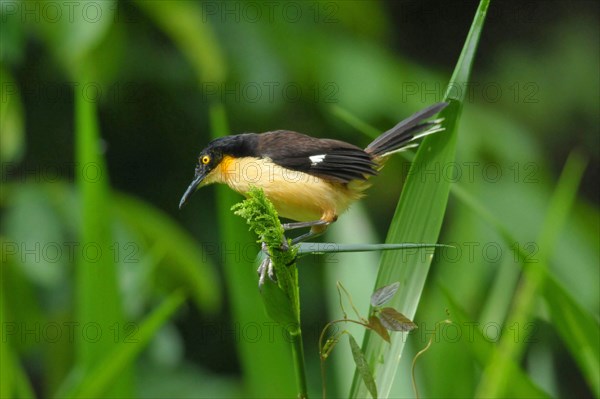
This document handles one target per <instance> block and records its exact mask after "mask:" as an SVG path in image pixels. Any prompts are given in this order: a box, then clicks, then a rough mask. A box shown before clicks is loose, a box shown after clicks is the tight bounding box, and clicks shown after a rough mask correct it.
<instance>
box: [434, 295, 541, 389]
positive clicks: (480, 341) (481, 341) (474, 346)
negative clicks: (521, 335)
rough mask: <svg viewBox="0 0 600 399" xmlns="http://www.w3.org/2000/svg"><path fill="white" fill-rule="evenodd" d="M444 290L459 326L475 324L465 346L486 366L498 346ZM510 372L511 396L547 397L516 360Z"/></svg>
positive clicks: (478, 361) (453, 316) (510, 365)
mask: <svg viewBox="0 0 600 399" xmlns="http://www.w3.org/2000/svg"><path fill="white" fill-rule="evenodd" d="M442 291H443V292H444V295H445V296H446V299H447V300H448V303H449V305H450V314H451V315H452V318H453V319H455V322H456V323H457V325H459V326H473V328H471V329H469V340H468V343H467V345H465V347H466V348H467V350H469V351H470V352H471V353H472V355H473V358H474V359H475V361H476V362H477V363H478V365H479V366H481V367H483V366H485V365H486V364H487V363H488V361H489V360H490V359H491V358H492V357H493V356H494V353H495V352H496V351H498V348H496V346H495V345H494V344H493V343H492V342H490V341H489V340H488V339H487V338H486V337H485V336H484V334H483V333H482V332H481V330H480V329H479V327H477V323H474V322H473V321H472V320H470V319H469V318H468V316H467V313H466V312H465V310H464V309H462V308H461V307H460V305H459V304H458V302H457V301H456V300H455V299H454V297H453V295H452V293H451V291H450V290H448V289H446V288H443V287H442ZM507 369H508V373H509V375H510V381H511V389H510V392H509V393H508V396H510V397H525V398H546V397H549V395H548V394H547V393H546V392H544V391H543V390H542V389H541V388H539V387H538V386H537V385H536V384H535V383H534V382H533V381H532V380H531V379H530V378H529V376H528V375H527V374H525V373H524V372H523V370H522V369H521V367H520V366H519V365H518V364H517V363H515V362H512V361H511V362H509V363H508V367H507Z"/></svg>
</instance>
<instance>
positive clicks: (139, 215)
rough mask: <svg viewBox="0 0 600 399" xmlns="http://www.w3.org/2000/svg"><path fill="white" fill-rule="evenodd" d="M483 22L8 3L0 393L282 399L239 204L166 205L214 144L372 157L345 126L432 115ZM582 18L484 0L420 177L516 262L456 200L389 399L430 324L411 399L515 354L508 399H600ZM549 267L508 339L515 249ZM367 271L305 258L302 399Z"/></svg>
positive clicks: (210, 193)
mask: <svg viewBox="0 0 600 399" xmlns="http://www.w3.org/2000/svg"><path fill="white" fill-rule="evenodd" d="M475 8H476V2H461V3H460V4H459V3H456V2H448V3H446V2H416V1H415V2H413V1H399V2H396V1H388V2H368V1H352V2H344V1H342V2H332V1H314V2H312V1H311V2H278V1H276V2H264V3H261V2H258V3H256V2H251V3H244V2H237V1H233V2H215V1H207V2H191V1H170V2H166V1H151V2H143V1H136V2H117V1H114V2H113V1H102V2H93V1H80V2H79V1H75V2H61V1H58V2H55V1H12V0H2V1H0V19H1V23H0V44H1V46H0V84H1V87H0V89H1V99H0V100H1V101H0V145H1V147H0V156H1V166H2V170H1V177H2V182H1V183H2V186H1V192H0V207H1V208H0V212H1V217H2V219H1V222H0V243H1V245H2V248H1V253H2V259H1V267H2V269H1V294H0V305H1V309H0V311H1V316H0V322H1V324H2V330H1V331H2V340H1V342H0V345H1V349H2V356H1V359H0V365H1V369H0V379H1V380H2V384H0V386H1V388H0V396H1V397H31V396H32V395H35V396H36V397H57V396H63V395H69V396H77V395H83V396H85V395H91V393H93V394H94V395H93V396H106V395H111V394H113V395H120V396H135V397H170V398H172V397H232V396H238V397H244V396H255V397H256V396H261V397H265V396H271V397H281V396H291V395H293V394H294V391H293V390H294V388H293V378H292V365H291V361H290V359H291V357H290V354H289V352H288V350H289V349H288V346H287V342H286V340H285V336H284V335H282V334H281V329H279V327H276V326H274V325H272V324H269V323H270V321H269V319H268V318H267V317H266V315H265V312H264V309H263V307H262V302H261V300H260V297H259V293H258V290H256V277H255V273H254V270H255V267H254V266H253V262H254V256H255V254H256V252H257V247H256V245H255V244H254V243H253V238H252V237H250V236H249V235H247V234H246V226H245V225H244V222H243V221H242V220H240V219H239V218H237V217H235V216H233V214H232V213H231V212H230V211H229V207H230V205H231V203H233V202H236V201H238V200H239V198H238V197H237V196H235V195H233V194H231V193H228V192H227V191H223V190H217V189H214V188H206V189H204V190H203V191H202V192H201V193H198V194H196V196H195V197H194V198H193V201H192V203H190V204H189V206H188V207H186V208H185V209H183V210H182V211H178V210H177V204H178V202H179V197H180V195H181V194H182V192H183V190H184V189H185V187H186V186H187V184H188V183H189V181H188V179H190V178H191V177H192V173H193V168H194V163H195V156H196V155H197V153H198V152H199V151H200V149H201V147H203V146H204V145H205V144H206V143H207V142H208V141H209V140H210V138H211V137H212V136H216V135H222V134H227V133H228V131H231V132H233V133H240V132H245V131H254V132H261V131H267V130H274V129H278V128H287V129H293V130H297V131H301V132H305V133H309V134H311V135H314V136H319V137H333V138H341V139H345V140H348V141H352V142H355V143H357V144H366V143H367V142H368V138H367V137H366V136H365V135H363V134H362V133H360V131H359V130H358V129H356V128H355V127H353V126H351V125H350V124H348V123H347V120H348V119H347V118H340V117H339V115H340V110H343V111H345V112H346V113H347V114H349V115H351V116H353V117H354V118H356V119H357V120H359V121H364V122H367V123H369V124H371V125H373V126H376V127H377V128H378V129H380V130H382V131H383V130H385V129H387V128H388V127H389V126H391V125H393V124H394V123H396V122H397V121H398V120H399V119H401V118H403V117H405V116H407V115H409V114H410V113H411V112H413V111H416V110H418V109H420V108H423V107H424V106H426V105H429V104H431V103H434V102H436V101H440V100H441V99H442V96H443V94H444V92H445V90H446V83H447V81H448V79H449V77H450V73H451V71H452V69H453V67H454V65H455V64H456V61H457V58H458V55H459V53H460V49H461V47H462V45H463V42H464V40H465V37H466V34H467V31H468V29H469V25H470V22H471V19H472V17H473V13H474V11H475ZM598 11H599V10H598V5H597V4H596V3H595V2H584V1H577V2H565V1H544V2H542V1H540V2H535V1H534V2H525V3H522V4H521V3H517V2H515V3H512V4H509V3H506V2H496V3H494V4H492V6H491V8H490V11H489V16H488V20H487V22H486V27H485V29H484V32H483V35H482V38H481V42H480V45H479V50H478V56H477V58H476V62H475V65H474V67H473V75H472V78H471V82H472V84H473V85H472V86H471V87H456V88H455V89H456V90H467V93H466V94H467V95H466V100H465V104H464V107H463V108H464V109H463V113H462V118H461V122H460V124H459V126H458V142H457V158H456V162H455V163H453V164H452V165H439V168H438V169H436V170H432V171H431V173H430V174H429V175H427V176H428V178H429V177H430V178H431V179H436V178H437V179H445V181H448V180H450V182H451V183H452V184H453V185H456V186H458V187H459V188H460V189H461V190H463V191H464V192H466V193H467V197H468V198H473V199H475V202H476V203H477V204H479V205H480V206H481V207H483V208H484V209H485V211H486V212H488V213H489V214H491V215H492V216H493V217H494V218H495V220H498V221H500V222H501V223H502V225H503V226H504V228H506V230H508V231H509V232H510V236H511V237H512V238H514V242H512V243H509V242H507V241H506V239H505V238H506V237H505V236H503V233H502V231H501V230H500V229H499V228H498V226H497V225H495V224H494V223H491V222H490V220H489V219H488V218H486V217H484V216H482V212H478V210H477V207H476V206H474V205H473V204H472V203H469V202H468V201H465V200H464V197H461V196H460V195H454V194H451V196H450V202H449V205H448V209H447V213H446V218H445V220H444V223H443V225H442V233H441V238H440V242H441V243H444V244H451V245H454V247H455V248H454V249H443V250H440V251H436V254H435V256H434V259H433V263H432V266H431V270H430V275H429V278H428V280H427V283H426V285H425V291H424V294H423V298H422V300H421V303H420V306H419V308H418V310H417V313H416V316H415V318H414V321H415V323H416V324H417V325H418V326H419V328H418V329H417V330H415V332H413V333H411V334H410V335H409V337H408V339H407V347H408V349H407V352H405V354H404V355H403V357H402V359H401V363H400V366H399V367H398V372H397V373H398V375H397V378H396V381H397V382H396V384H395V385H394V387H393V388H392V391H391V393H390V396H392V397H399V396H411V395H412V391H411V388H410V360H411V353H415V352H416V351H418V350H419V349H421V348H422V347H424V346H425V345H426V343H427V341H428V339H429V337H430V336H431V334H432V330H433V326H434V325H435V324H436V323H437V322H439V321H440V320H443V319H446V318H450V319H452V320H453V321H454V322H455V324H454V327H447V328H446V329H445V330H443V331H442V332H441V333H439V334H436V335H435V336H436V337H437V338H436V340H434V342H433V345H432V347H431V349H430V350H429V351H428V352H427V353H426V354H425V355H424V356H423V357H421V358H420V359H419V362H418V364H417V370H416V375H417V383H418V384H419V387H420V393H421V395H422V396H427V397H428V396H432V397H434V396H435V397H468V396H473V395H474V394H475V392H476V391H477V389H478V386H479V384H480V383H481V381H482V370H483V369H484V368H485V365H486V362H487V361H489V358H490V356H491V355H490V354H491V353H493V351H494V350H495V349H497V345H495V344H496V343H498V342H499V341H500V338H501V336H507V335H508V336H509V337H511V338H514V340H517V341H518V342H519V343H520V344H523V345H524V351H525V352H524V356H523V360H522V361H521V362H520V363H518V364H512V365H511V366H509V367H511V370H510V371H511V373H512V372H514V373H517V374H518V375H522V376H525V377H526V378H519V379H518V381H520V382H521V383H519V384H515V386H511V387H509V388H510V389H508V391H507V394H510V395H513V396H523V395H524V394H525V393H528V394H532V395H534V396H537V395H540V396H541V395H548V396H552V397H564V396H576V397H590V396H592V397H598V396H599V395H600V393H599V392H598V386H597V380H595V376H594V372H593V370H594V367H595V369H596V370H597V369H598V364H597V359H598V354H597V353H594V352H596V349H597V348H596V347H594V345H593V343H594V342H595V343H596V345H597V342H598V334H599V328H598V320H599V314H600V289H599V287H600V270H599V268H598V265H599V264H600V249H599V245H598V237H599V236H600V225H599V221H600V217H599V214H598V202H599V195H598V189H597V180H598V174H599V173H598V171H599V166H598V165H599V159H598V158H599V155H598V154H599V153H600V151H599V149H600V145H599V137H600V135H599V134H598V133H599V132H598V126H600V113H598V110H599V109H600V98H599V96H598V93H599V89H600V82H599V79H600V78H599V75H598V73H597V71H598V67H599V66H600V52H599V51H598V37H600V34H599V33H600V32H599V31H600V29H599V24H598V20H599V18H598ZM225 111H226V113H225ZM227 123H228V124H229V127H228V126H227ZM86 132H87V133H86ZM574 148H577V149H579V151H580V152H581V153H583V155H584V156H585V157H586V158H587V159H588V160H589V163H588V166H587V168H586V170H585V173H584V176H583V181H582V185H581V188H580V190H579V195H578V196H577V197H576V199H575V202H574V205H573V208H572V212H571V213H569V215H568V217H567V220H566V224H565V226H564V228H563V229H562V230H561V231H559V232H558V233H557V234H558V236H557V237H558V238H557V241H556V243H555V245H554V246H553V248H543V249H542V248H539V246H538V244H539V243H538V237H539V235H540V233H541V232H540V229H541V228H542V226H543V221H544V220H545V219H546V217H547V210H548V206H549V204H550V198H551V194H552V193H553V192H554V190H555V185H556V182H557V181H558V177H559V175H560V172H561V170H562V168H563V166H564V164H565V160H566V159H567V154H569V153H570V152H571V150H572V149H574ZM407 171H408V163H407V162H406V161H405V160H403V159H402V158H401V157H396V158H395V159H392V160H391V161H390V162H389V164H388V166H386V168H385V169H384V170H383V171H382V173H381V175H380V176H378V177H377V178H376V179H374V185H373V187H372V188H371V189H370V191H369V193H368V197H366V198H365V199H364V200H362V201H361V203H359V204H356V205H355V206H354V207H353V208H352V210H351V211H350V212H349V213H348V214H347V215H344V216H343V217H341V218H340V220H339V221H338V222H337V223H336V224H335V225H334V226H332V227H331V229H330V232H329V236H328V241H336V242H337V241H340V242H359V243H368V242H370V243H376V242H382V241H383V237H385V232H386V231H387V228H388V225H389V221H390V220H391V217H392V212H393V209H394V208H395V205H394V204H395V203H396V202H397V198H398V195H399V193H400V189H401V187H402V183H403V181H404V177H405V175H406V173H407ZM215 193H216V195H215ZM355 232H358V233H355ZM542 250H543V253H544V254H545V257H546V258H545V259H546V260H547V261H548V278H549V282H548V283H547V286H545V287H544V290H550V292H551V293H554V294H555V295H550V296H548V295H547V294H545V295H546V297H544V295H542V292H540V293H539V295H536V297H535V298H534V299H535V302H534V303H533V305H534V306H533V313H532V314H533V318H532V319H531V320H530V321H528V322H527V323H526V324H525V325H507V324H505V322H506V320H510V319H511V317H510V315H511V314H512V311H513V305H514V303H513V298H514V297H515V295H514V294H515V291H516V290H517V289H518V287H520V282H521V281H522V280H521V277H522V276H521V270H522V269H521V267H520V266H519V262H518V261H517V260H518V259H517V260H516V258H515V254H516V253H518V252H519V251H521V252H524V253H525V254H527V255H529V256H530V259H529V260H535V259H536V256H537V255H538V254H539V252H540V251H542ZM377 258H378V257H377V256H376V255H374V254H360V255H355V254H353V255H327V256H324V257H321V258H317V257H315V258H313V257H307V258H304V259H302V260H301V262H300V263H299V280H300V285H301V287H300V296H301V300H302V304H301V309H302V317H303V323H304V324H305V325H304V326H303V330H304V334H305V345H304V346H305V352H306V357H307V359H306V360H307V373H308V381H309V394H312V395H311V396H318V395H319V392H320V383H319V364H318V353H317V339H318V334H319V333H320V327H322V326H323V324H324V322H326V321H327V320H330V319H333V318H338V317H339V315H340V310H339V307H338V304H337V294H336V290H335V282H336V280H341V281H342V282H343V284H344V285H345V286H346V287H347V288H348V289H349V291H350V293H351V294H352V297H353V298H354V300H355V302H356V304H357V306H358V308H359V310H361V312H363V313H365V314H366V313H367V309H368V299H369V297H370V293H371V292H372V290H373V288H374V279H375V275H376V273H377V271H376V270H375V265H376V264H377V261H378V259H377ZM180 289H181V290H182V291H180ZM557 293H558V294H557ZM222 304H224V306H223V305H222ZM446 310H448V311H449V313H450V314H449V316H448V315H447V314H446ZM452 328H454V329H452ZM473 329H475V330H473ZM98 334H100V337H99V338H98ZM361 334H362V332H360V331H358V332H356V333H355V332H353V335H354V336H355V337H357V341H358V342H361V341H360V339H359V338H360V337H361ZM582 334H583V337H582ZM590 342H591V343H592V344H591V346H589V347H588V346H586V345H587V343H590ZM86 353H87V354H86ZM594 355H595V356H594ZM107 359H108V360H107ZM111 359H114V360H115V361H110V360H111ZM350 359H351V353H350V351H347V353H343V351H339V352H337V353H336V352H335V351H334V353H333V355H332V357H331V359H330V360H329V362H331V363H330V365H329V367H330V368H331V369H332V371H331V372H329V374H328V375H330V376H331V381H329V383H328V388H329V390H330V391H331V396H332V397H335V396H346V395H347V394H348V392H349V389H350V386H351V381H352V375H353V373H354V367H353V365H352V361H351V360H350ZM582 359H583V360H582ZM98 365H102V366H103V367H102V368H101V370H100V371H99V369H98V368H96V367H97V366H98ZM590 370H591V372H590ZM523 381H524V382H525V383H523Z"/></svg>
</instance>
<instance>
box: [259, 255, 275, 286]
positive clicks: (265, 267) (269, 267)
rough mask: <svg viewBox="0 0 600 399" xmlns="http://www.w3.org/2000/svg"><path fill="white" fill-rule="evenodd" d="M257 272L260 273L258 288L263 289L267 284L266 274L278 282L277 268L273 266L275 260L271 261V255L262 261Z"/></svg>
mask: <svg viewBox="0 0 600 399" xmlns="http://www.w3.org/2000/svg"><path fill="white" fill-rule="evenodd" d="M256 272H257V273H258V276H259V277H258V289H262V286H263V285H265V280H266V278H265V277H266V276H269V279H270V280H271V281H272V282H274V283H276V282H277V276H276V275H275V269H274V268H273V262H272V261H271V258H270V257H269V256H267V257H266V258H265V259H264V260H263V261H262V262H261V263H260V266H258V269H256Z"/></svg>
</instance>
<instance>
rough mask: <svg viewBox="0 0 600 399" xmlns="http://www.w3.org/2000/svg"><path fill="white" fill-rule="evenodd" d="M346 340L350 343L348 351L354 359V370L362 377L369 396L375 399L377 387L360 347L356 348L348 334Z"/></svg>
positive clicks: (353, 340)
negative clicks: (349, 350) (350, 351)
mask: <svg viewBox="0 0 600 399" xmlns="http://www.w3.org/2000/svg"><path fill="white" fill-rule="evenodd" d="M348 339H349V342H350V349H352V357H353V358H354V363H356V369H357V370H358V373H359V374H360V376H361V377H362V379H363V381H364V383H365V386H366V387H367V389H368V390H369V393H370V394H371V396H372V397H373V398H377V386H376V385H375V379H374V378H373V373H371V369H370V368H369V363H367V359H365V355H364V354H363V353H362V351H361V350H360V346H358V344H357V343H356V340H355V339H354V337H353V336H352V335H350V334H348Z"/></svg>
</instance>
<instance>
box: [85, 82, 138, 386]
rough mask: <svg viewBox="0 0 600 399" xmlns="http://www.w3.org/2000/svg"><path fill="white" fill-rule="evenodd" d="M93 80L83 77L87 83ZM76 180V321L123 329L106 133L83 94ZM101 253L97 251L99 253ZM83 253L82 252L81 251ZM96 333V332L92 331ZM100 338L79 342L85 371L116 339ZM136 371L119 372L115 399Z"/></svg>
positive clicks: (101, 328)
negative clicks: (112, 248)
mask: <svg viewBox="0 0 600 399" xmlns="http://www.w3.org/2000/svg"><path fill="white" fill-rule="evenodd" d="M87 81H88V79H86V78H84V79H80V83H81V84H84V83H86V82H87ZM75 127H76V159H77V165H79V167H78V168H77V175H76V182H77V187H78V189H79V192H80V198H81V226H80V242H79V244H80V245H81V248H83V249H86V248H88V249H89V250H85V251H84V250H82V251H81V255H80V256H79V259H78V262H77V280H76V282H77V285H76V287H77V293H76V296H77V297H76V304H77V309H76V318H75V320H76V321H77V322H78V323H80V325H82V326H84V327H85V328H93V329H94V331H96V332H100V331H105V332H106V331H109V329H111V328H113V329H114V328H115V327H116V328H119V329H120V328H122V327H123V325H124V315H123V309H122V304H121V295H120V293H119V289H118V283H117V270H116V265H115V263H114V262H113V260H112V257H111V256H110V250H109V248H110V246H111V235H110V225H109V223H108V221H109V220H110V219H109V218H107V217H106V215H108V214H109V213H110V212H109V207H108V201H109V183H108V170H107V168H106V167H105V164H104V159H103V157H102V155H101V153H100V133H99V131H98V121H97V115H96V105H95V103H94V102H91V101H90V100H89V99H86V98H84V96H82V95H77V96H75ZM94 251H95V252H94ZM78 253H79V252H78ZM90 334H91V333H90ZM98 335H99V338H98V341H97V342H95V339H82V337H79V338H78V339H77V340H76V361H77V364H78V366H79V367H81V368H82V369H84V370H89V369H92V368H93V367H94V366H95V365H96V364H97V362H98V361H99V360H100V359H102V358H103V357H104V356H105V354H106V353H109V352H110V351H111V350H112V349H113V347H114V345H115V343H114V342H113V340H112V339H111V337H110V334H106V333H105V334H102V333H98ZM130 377H131V375H130V373H129V372H125V371H124V372H123V373H121V374H120V375H119V376H116V381H114V383H113V384H112V386H111V389H110V390H109V392H108V394H109V396H115V397H129V396H131V395H132V388H131V387H132V384H131V378H130Z"/></svg>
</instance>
